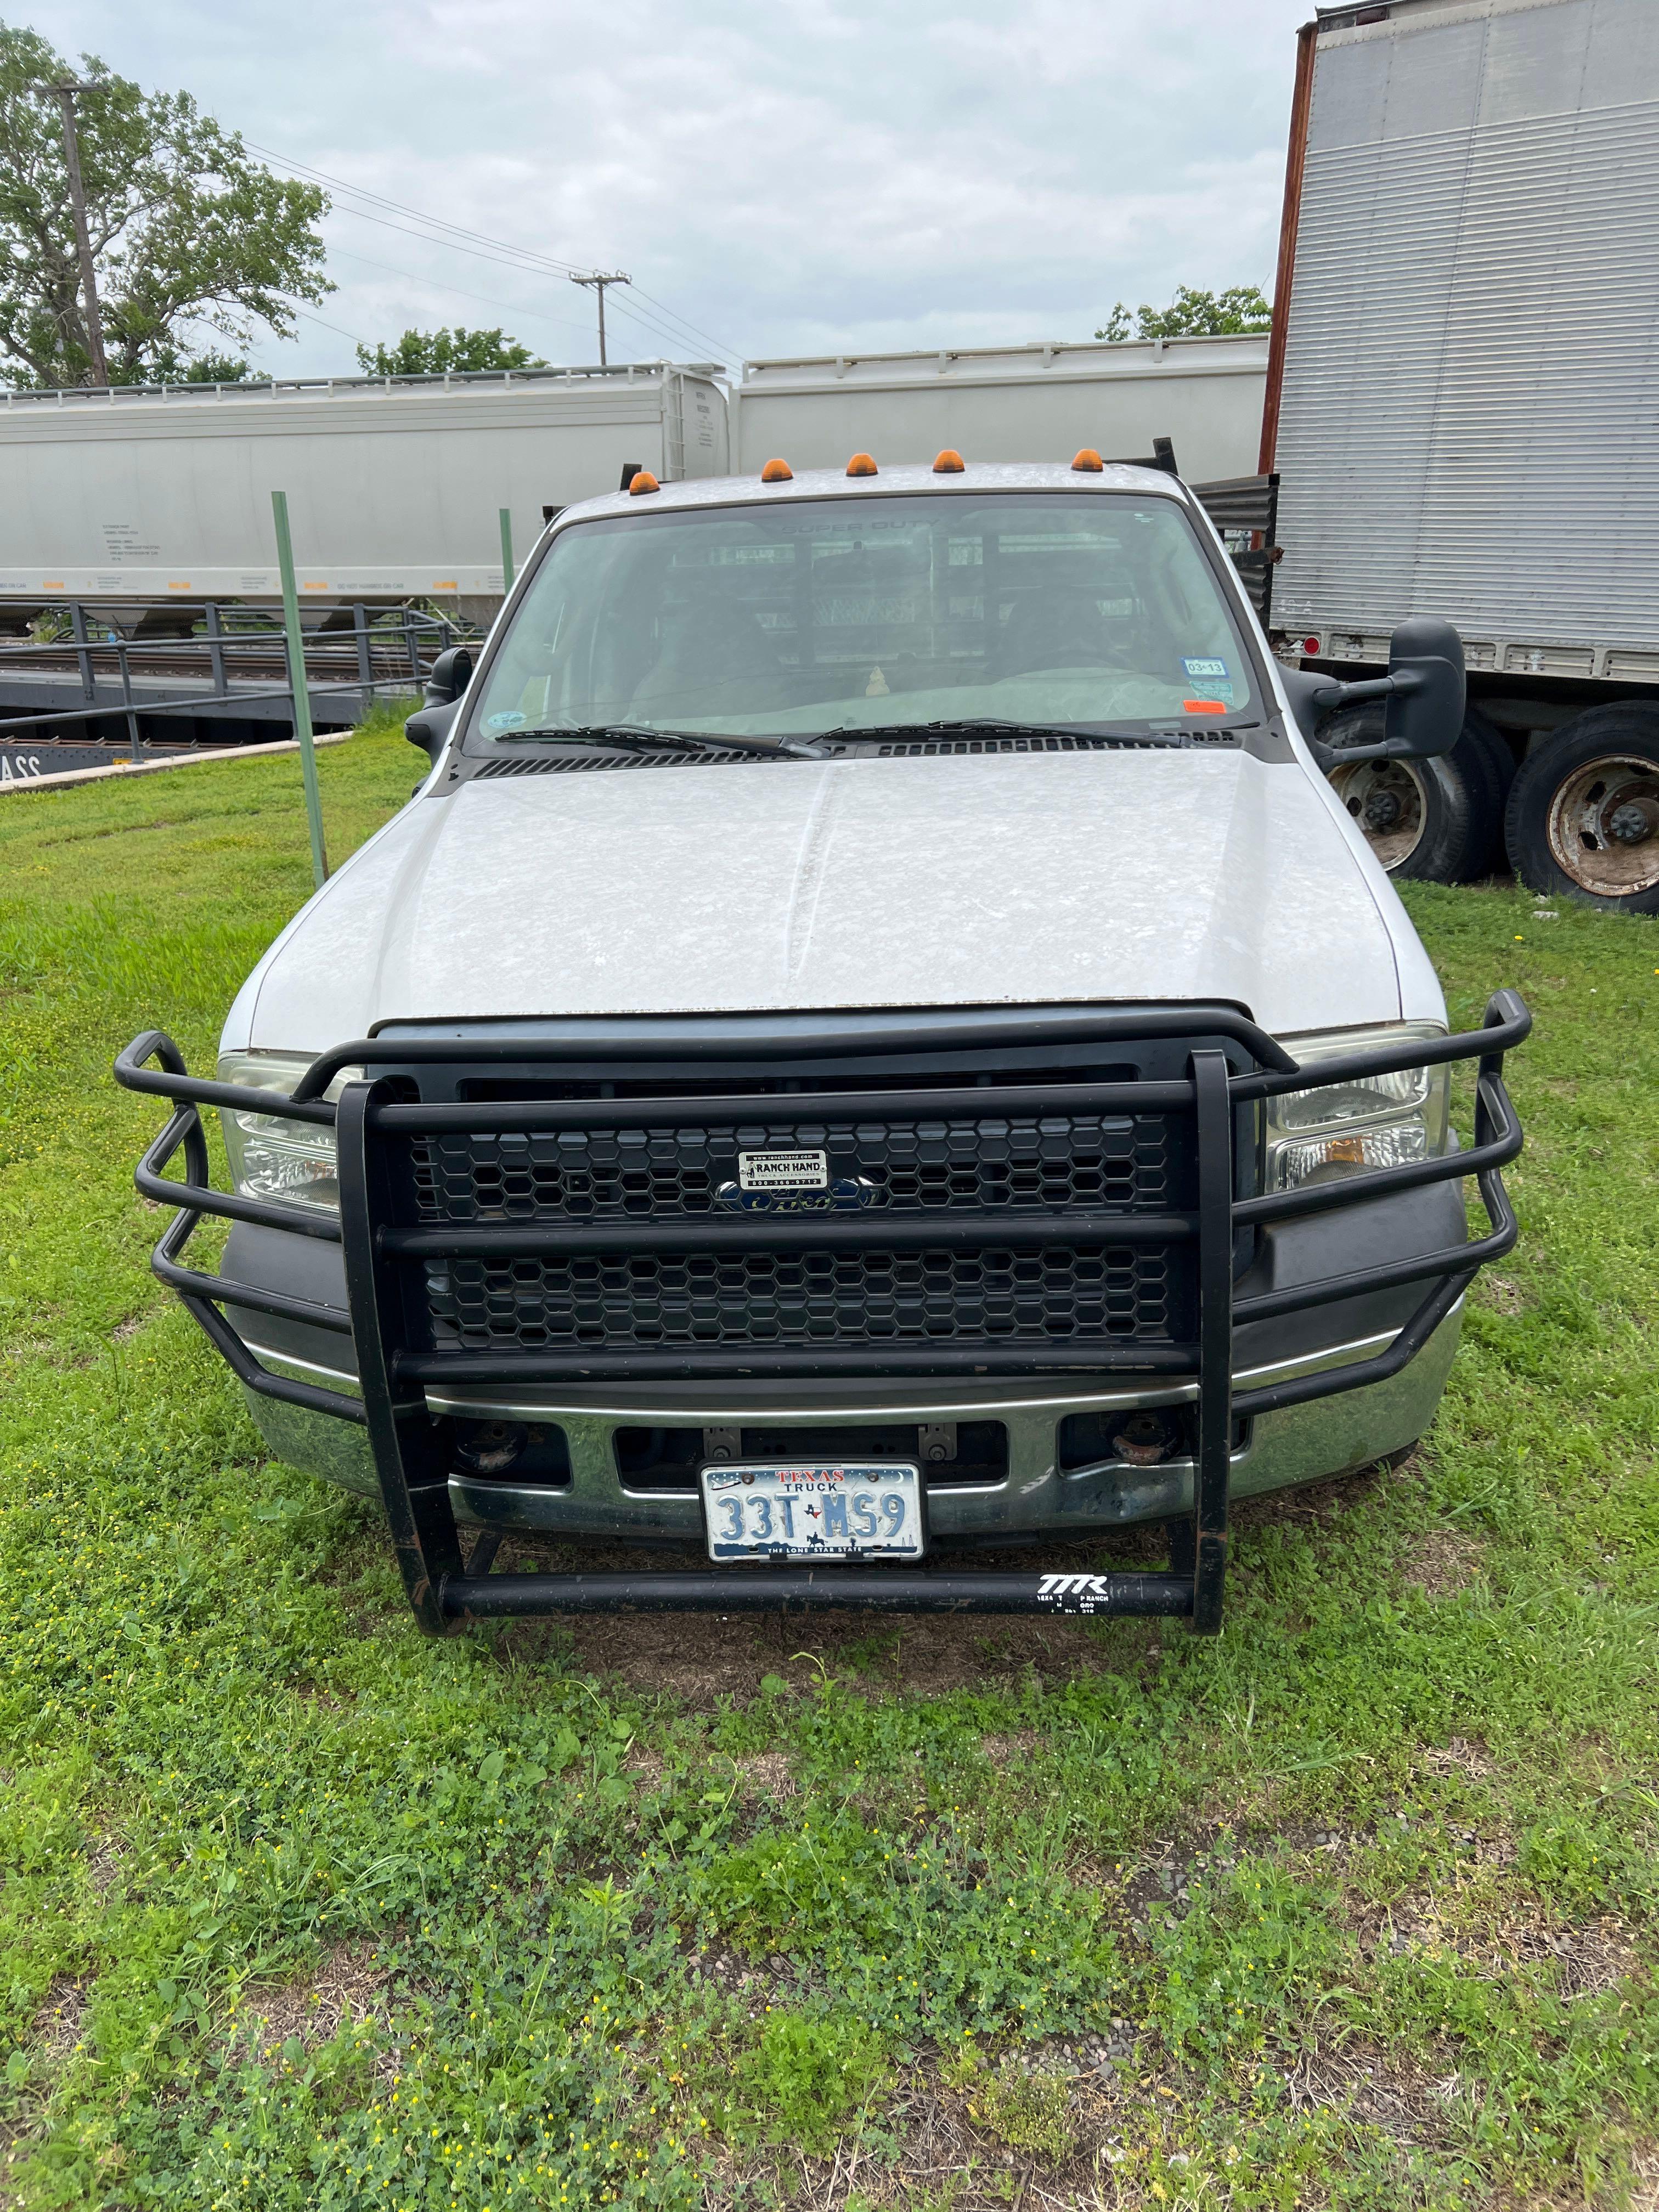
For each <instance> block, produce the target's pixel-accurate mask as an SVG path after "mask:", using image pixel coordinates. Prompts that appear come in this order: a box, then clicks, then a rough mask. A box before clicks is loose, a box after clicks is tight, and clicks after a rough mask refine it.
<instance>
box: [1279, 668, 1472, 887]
mask: <svg viewBox="0 0 1659 2212" xmlns="http://www.w3.org/2000/svg"><path fill="white" fill-rule="evenodd" d="M1319 734H1320V737H1321V738H1322V739H1323V741H1324V742H1325V744H1328V745H1334V746H1335V747H1336V748H1337V749H1338V750H1341V748H1342V747H1344V746H1345V745H1370V744H1379V743H1380V742H1381V740H1382V737H1383V708H1382V706H1381V704H1380V703H1379V704H1376V705H1366V706H1364V707H1347V708H1343V709H1342V711H1341V712H1340V713H1339V714H1333V715H1332V716H1331V718H1330V720H1329V721H1328V722H1326V723H1324V724H1322V726H1321V728H1320V732H1319ZM1502 743H1503V741H1502V739H1501V738H1497V737H1496V735H1495V733H1491V732H1486V730H1485V727H1484V725H1483V726H1482V729H1481V730H1480V731H1479V732H1477V731H1474V730H1472V729H1471V728H1470V727H1469V726H1468V723H1466V724H1465V725H1464V728H1463V733H1462V736H1461V737H1460V738H1458V740H1457V743H1456V744H1455V745H1454V746H1453V747H1452V749H1451V750H1450V752H1449V753H1443V754H1441V755H1439V756H1438V757H1436V758H1435V759H1433V760H1421V761H1357V762H1355V763H1354V764H1353V765H1352V767H1351V768H1344V767H1343V766H1342V764H1341V763H1340V762H1338V763H1336V765H1335V766H1334V767H1333V768H1331V769H1329V770H1328V775H1329V778H1330V781H1331V786H1332V787H1333V789H1334V791H1335V793H1336V795H1337V797H1338V798H1339V799H1340V800H1341V801H1342V804H1343V805H1345V806H1346V808H1347V810H1348V811H1349V813H1350V814H1351V815H1352V817H1353V818H1354V820H1355V821H1356V822H1357V823H1358V824H1359V827H1360V828H1361V829H1363V830H1364V833H1365V842H1366V843H1367V844H1368V845H1369V846H1370V848H1371V850H1372V852H1373V853H1375V854H1376V857H1377V859H1378V860H1381V862H1382V863H1383V866H1384V867H1385V868H1386V869H1387V870H1388V872H1389V874H1390V875H1391V876H1403V877H1408V878H1413V879H1414V880H1416V881H1418V882H1419V883H1431V884H1466V883H1468V882H1470V881H1472V880H1473V878H1474V877H1476V876H1479V875H1483V874H1485V873H1486V870H1487V869H1488V868H1489V867H1490V866H1491V865H1492V859H1493V854H1494V852H1495V849H1496V848H1497V846H1498V839H1499V837H1500V836H1501V835H1502V831H1503V820H1504V814H1503V789H1502V771H1501V769H1500V766H1499V764H1498V760H1497V758H1496V757H1495V753H1494V750H1493V748H1494V747H1499V746H1501V745H1502Z"/></svg>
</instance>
